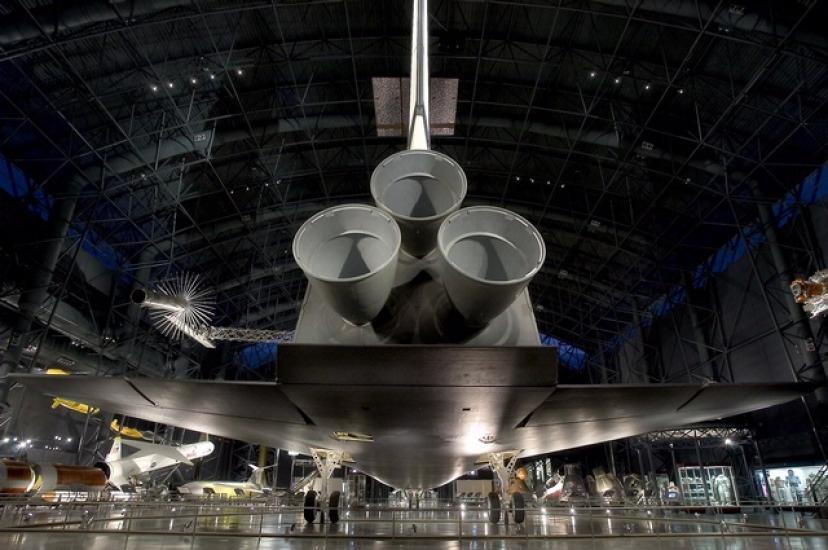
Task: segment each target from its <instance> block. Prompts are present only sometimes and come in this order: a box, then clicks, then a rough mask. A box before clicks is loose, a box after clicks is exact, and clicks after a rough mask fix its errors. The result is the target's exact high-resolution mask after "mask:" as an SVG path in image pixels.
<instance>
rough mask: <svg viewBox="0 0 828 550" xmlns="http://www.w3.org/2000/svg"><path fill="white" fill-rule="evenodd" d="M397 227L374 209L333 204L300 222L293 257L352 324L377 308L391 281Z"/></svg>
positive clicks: (397, 243)
mask: <svg viewBox="0 0 828 550" xmlns="http://www.w3.org/2000/svg"><path fill="white" fill-rule="evenodd" d="M399 252H400V228H399V227H398V226H397V224H396V222H395V221H394V220H393V219H392V218H391V216H389V215H388V214H386V213H385V212H383V211H382V210H380V209H378V208H374V207H373V206H368V205H364V204H346V205H342V206H334V207H333V208H328V209H327V210H323V211H322V212H319V213H317V214H315V215H314V216H313V217H311V218H310V219H309V220H308V221H306V222H305V223H304V224H302V227H300V228H299V231H297V232H296V236H295V237H294V238H293V256H294V257H295V258H296V263H297V265H299V267H300V268H301V269H302V271H304V272H305V276H306V277H307V278H308V280H309V281H310V282H311V284H312V285H313V286H314V287H315V288H316V289H317V290H318V291H319V292H320V293H321V294H322V295H323V296H324V297H325V299H326V300H327V301H328V303H329V304H330V305H331V307H332V308H333V309H334V310H335V311H336V312H337V313H339V314H340V315H342V317H344V318H345V319H346V320H348V321H350V322H351V323H353V324H355V325H364V324H365V323H369V322H370V321H371V320H372V319H373V318H374V317H376V316H377V314H378V313H379V312H380V310H381V309H382V307H383V306H384V305H385V302H386V301H387V300H388V296H389V295H390V294H391V287H392V286H393V284H394V275H395V274H396V271H397V258H398V256H399Z"/></svg>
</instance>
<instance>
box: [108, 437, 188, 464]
mask: <svg viewBox="0 0 828 550" xmlns="http://www.w3.org/2000/svg"><path fill="white" fill-rule="evenodd" d="M122 445H123V446H124V447H132V448H134V449H138V452H137V453H135V454H133V455H130V456H129V457H127V458H130V459H135V458H139V457H144V456H150V455H158V456H161V457H164V458H169V459H170V460H174V461H176V462H180V463H182V464H186V465H187V466H192V465H193V463H192V462H190V459H189V458H187V457H186V456H184V455H183V454H182V453H181V451H179V450H178V448H176V447H173V446H172V445H158V444H155V443H144V442H142V441H132V440H124V441H123V442H122Z"/></svg>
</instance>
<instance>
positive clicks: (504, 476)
mask: <svg viewBox="0 0 828 550" xmlns="http://www.w3.org/2000/svg"><path fill="white" fill-rule="evenodd" d="M519 454H520V451H500V452H494V453H489V454H488V459H489V468H491V469H492V472H494V474H495V476H497V481H498V483H499V484H500V494H501V496H503V497H505V495H506V493H508V492H509V485H510V484H511V482H512V473H514V470H515V463H516V462H517V458H518V455H519ZM509 455H511V457H510V456H509ZM507 458H509V461H508V462H507V463H506V464H504V461H505V460H506V459H507Z"/></svg>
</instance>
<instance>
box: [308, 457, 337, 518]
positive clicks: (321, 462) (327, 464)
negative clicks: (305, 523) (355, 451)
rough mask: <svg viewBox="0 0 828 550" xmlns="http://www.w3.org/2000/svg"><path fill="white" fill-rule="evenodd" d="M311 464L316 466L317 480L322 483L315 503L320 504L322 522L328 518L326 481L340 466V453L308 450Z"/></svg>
mask: <svg viewBox="0 0 828 550" xmlns="http://www.w3.org/2000/svg"><path fill="white" fill-rule="evenodd" d="M310 453H311V457H312V458H313V463H314V465H316V471H317V472H319V479H320V480H321V481H322V486H321V487H320V490H319V498H318V500H317V502H320V503H321V509H322V521H325V520H324V518H325V516H326V515H328V516H330V511H329V510H328V498H329V497H330V495H329V493H328V480H330V479H331V476H332V475H333V473H334V471H335V470H336V469H337V468H339V467H340V466H342V455H343V452H342V451H334V450H331V449H315V448H313V447H311V449H310Z"/></svg>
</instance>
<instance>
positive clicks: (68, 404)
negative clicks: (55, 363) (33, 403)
mask: <svg viewBox="0 0 828 550" xmlns="http://www.w3.org/2000/svg"><path fill="white" fill-rule="evenodd" d="M46 374H55V375H58V376H68V375H69V374H70V373H69V372H67V371H65V370H63V369H56V368H51V369H46ZM58 407H65V408H67V409H69V410H70V411H75V412H79V413H81V414H98V413H99V412H101V409H99V408H97V407H90V406H89V405H87V404H86V403H78V402H77V401H72V400H71V399H64V398H62V397H55V398H53V399H52V408H53V409H57V408H58Z"/></svg>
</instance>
